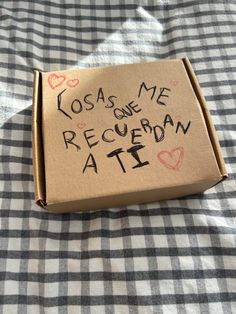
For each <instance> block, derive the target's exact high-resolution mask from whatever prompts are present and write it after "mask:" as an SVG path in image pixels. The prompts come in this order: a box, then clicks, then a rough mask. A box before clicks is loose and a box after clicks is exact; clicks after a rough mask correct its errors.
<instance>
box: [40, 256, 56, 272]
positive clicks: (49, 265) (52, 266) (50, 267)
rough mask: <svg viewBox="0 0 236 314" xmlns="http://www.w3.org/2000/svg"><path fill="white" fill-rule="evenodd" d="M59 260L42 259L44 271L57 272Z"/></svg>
mask: <svg viewBox="0 0 236 314" xmlns="http://www.w3.org/2000/svg"><path fill="white" fill-rule="evenodd" d="M59 262H60V260H59V259H58V258H55V259H54V258H52V259H45V260H44V263H45V264H44V268H45V270H44V272H45V273H59Z"/></svg>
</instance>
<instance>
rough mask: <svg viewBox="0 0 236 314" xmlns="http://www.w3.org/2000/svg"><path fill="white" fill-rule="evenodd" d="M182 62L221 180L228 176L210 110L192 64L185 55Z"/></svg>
mask: <svg viewBox="0 0 236 314" xmlns="http://www.w3.org/2000/svg"><path fill="white" fill-rule="evenodd" d="M183 63H184V66H185V69H186V71H187V74H188V76H189V79H190V81H191V83H192V86H193V89H194V92H195V94H196V96H197V98H198V101H199V104H200V106H201V108H202V113H203V115H204V119H205V122H206V126H207V130H208V133H209V136H210V140H211V144H212V147H213V150H214V153H215V156H216V160H217V163H218V166H219V169H220V172H221V174H222V180H224V179H226V178H227V177H228V174H227V170H226V167H225V163H224V158H223V156H222V152H221V148H220V144H219V141H218V138H217V135H216V130H215V128H214V125H213V122H212V118H211V115H210V112H209V110H208V107H207V104H206V100H205V97H204V96H203V94H202V91H201V87H200V85H199V82H198V80H197V78H196V76H195V74H194V71H193V68H192V65H191V63H190V61H189V59H188V58H187V57H186V58H183Z"/></svg>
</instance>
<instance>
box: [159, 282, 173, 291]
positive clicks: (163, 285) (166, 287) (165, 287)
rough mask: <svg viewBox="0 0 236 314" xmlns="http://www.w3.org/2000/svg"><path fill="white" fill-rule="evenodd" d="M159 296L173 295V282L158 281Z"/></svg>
mask: <svg viewBox="0 0 236 314" xmlns="http://www.w3.org/2000/svg"><path fill="white" fill-rule="evenodd" d="M159 287H160V294H175V287H174V280H160V281H159Z"/></svg>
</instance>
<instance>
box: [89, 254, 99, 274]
mask: <svg viewBox="0 0 236 314" xmlns="http://www.w3.org/2000/svg"><path fill="white" fill-rule="evenodd" d="M87 263H88V267H89V271H90V272H96V271H101V272H102V271H103V259H102V258H99V257H98V258H90V259H89V260H88V262H87Z"/></svg>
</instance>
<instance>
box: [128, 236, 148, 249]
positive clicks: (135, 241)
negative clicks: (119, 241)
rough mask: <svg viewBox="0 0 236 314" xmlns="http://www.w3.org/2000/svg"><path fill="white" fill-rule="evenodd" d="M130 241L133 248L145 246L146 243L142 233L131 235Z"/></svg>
mask: <svg viewBox="0 0 236 314" xmlns="http://www.w3.org/2000/svg"><path fill="white" fill-rule="evenodd" d="M124 240H125V239H124ZM131 242H132V248H133V249H140V248H146V243H145V236H144V234H142V235H134V236H132V237H131Z"/></svg>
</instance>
